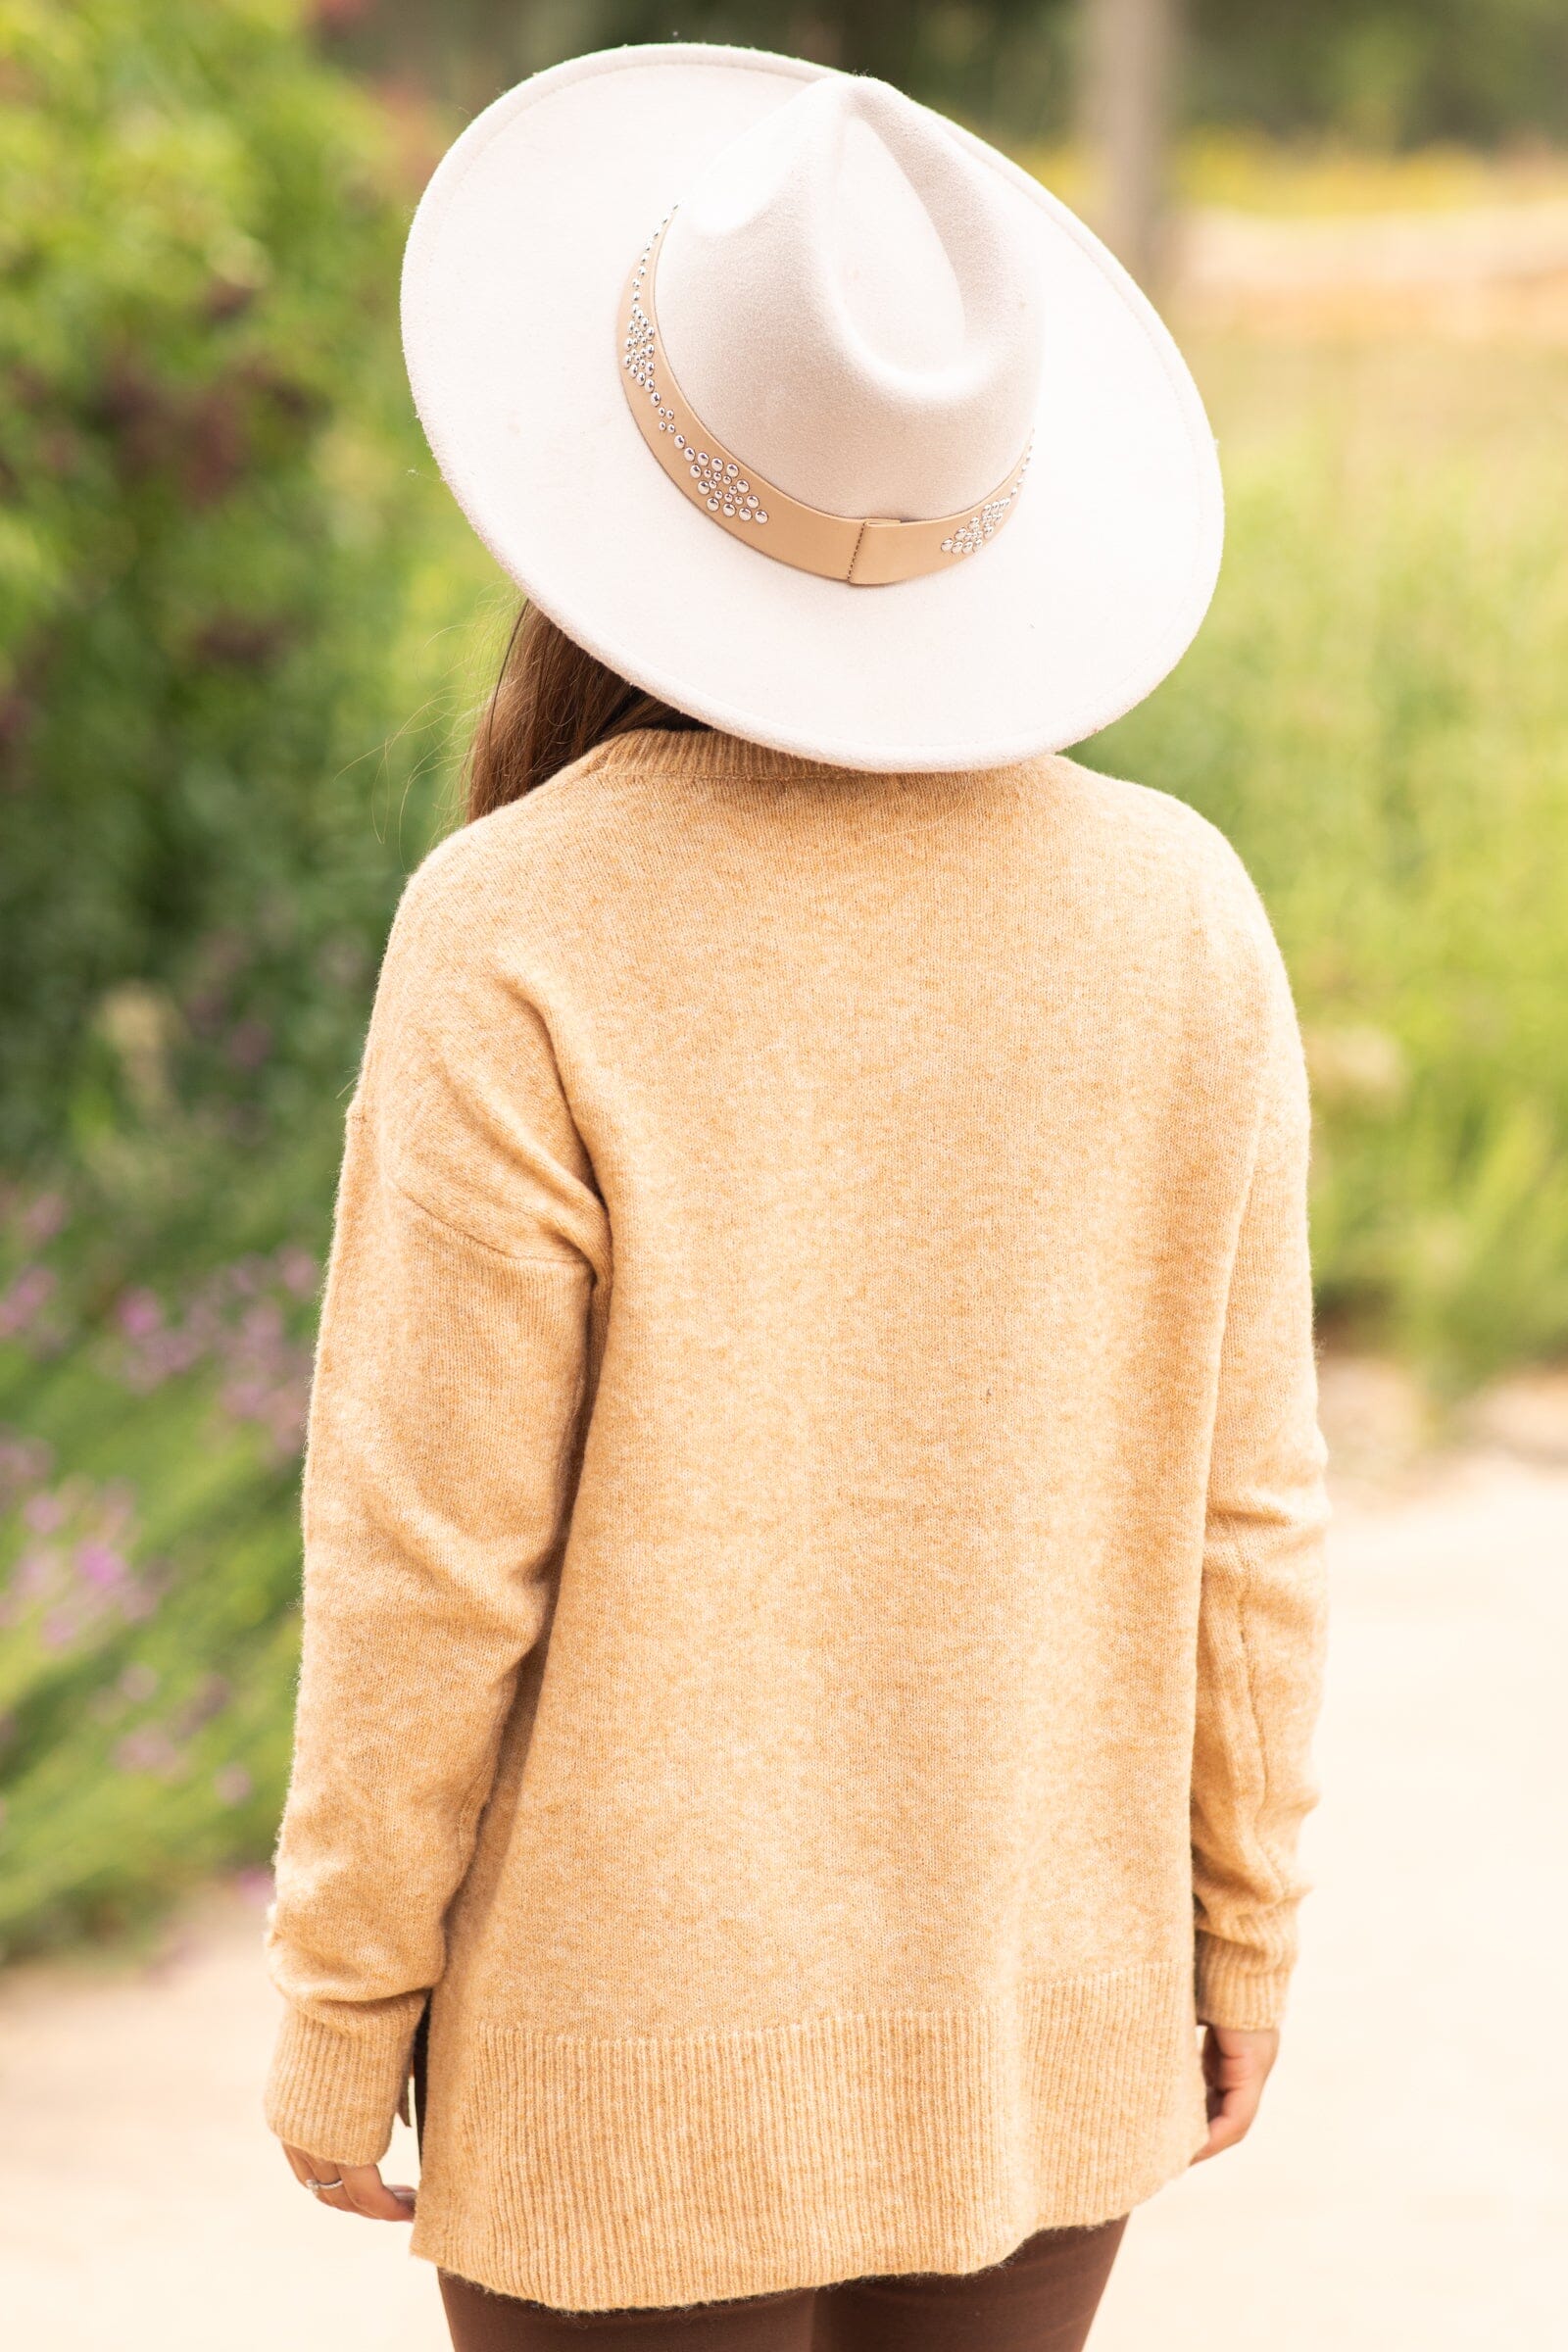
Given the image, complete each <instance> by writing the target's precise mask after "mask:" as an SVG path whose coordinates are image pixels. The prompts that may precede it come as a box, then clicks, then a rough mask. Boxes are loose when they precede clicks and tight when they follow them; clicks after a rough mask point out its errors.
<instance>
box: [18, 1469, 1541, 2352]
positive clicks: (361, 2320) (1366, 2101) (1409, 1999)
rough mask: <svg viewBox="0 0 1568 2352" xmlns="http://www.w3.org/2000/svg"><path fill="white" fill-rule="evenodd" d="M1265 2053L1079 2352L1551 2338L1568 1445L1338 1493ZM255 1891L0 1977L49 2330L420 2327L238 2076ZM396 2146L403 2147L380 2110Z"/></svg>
mask: <svg viewBox="0 0 1568 2352" xmlns="http://www.w3.org/2000/svg"><path fill="white" fill-rule="evenodd" d="M1334 1576H1335V1584H1336V1601H1337V1610H1336V1634H1335V1642H1334V1650H1333V1658H1332V1665H1331V1677H1330V1691H1329V1699H1328V1706H1327V1710H1326V1715H1325V1721H1324V1725H1323V1732H1322V1737H1321V1742H1320V1750H1319V1753H1320V1759H1321V1764H1322V1771H1323V1778H1324V1781H1325V1784H1326V1788H1327V1791H1328V1793H1327V1796H1326V1799H1325V1802H1324V1804H1323V1805H1322V1807H1321V1808H1320V1810H1319V1812H1318V1813H1317V1815H1316V1816H1315V1817H1314V1820H1313V1822H1312V1824H1311V1825H1310V1831H1309V1836H1310V1840H1311V1847H1310V1855H1311V1867H1312V1870H1313V1874H1314V1876H1315V1878H1316V1881H1317V1892H1316V1893H1315V1895H1314V1896H1313V1898H1312V1902H1311V1905H1310V1916H1309V1922H1308V1933H1307V1936H1306V1953H1305V1957H1304V1959H1303V1961H1302V1965H1301V1969H1300V1974H1299V1980H1298V1985H1297V1990H1296V1994H1295V1999H1294V2006H1293V2014H1292V2019H1291V2029H1290V2034H1289V2040H1288V2055H1287V2059H1286V2061H1285V2063H1284V2064H1283V2066H1282V2070H1281V2073H1280V2075H1279V2077H1278V2079H1277V2081H1276V2083H1275V2085H1274V2087H1273V2089H1272V2091H1271V2094H1270V2103H1269V2108H1268V2110H1267V2113H1266V2120H1265V2122H1264V2123H1263V2124H1262V2125H1261V2126H1260V2127H1259V2130H1258V2131H1257V2133H1256V2135H1255V2136H1254V2138H1253V2140H1252V2141H1251V2142H1250V2144H1249V2146H1247V2147H1246V2148H1244V2149H1243V2150H1241V2151H1240V2152H1239V2153H1238V2154H1236V2155H1234V2156H1231V2157H1228V2158H1226V2159H1225V2160H1224V2161H1223V2162H1221V2163H1218V2164H1214V2165H1211V2166H1205V2167H1202V2168H1201V2169H1200V2170H1199V2171H1197V2172H1195V2173H1193V2174H1191V2175H1189V2176H1188V2177H1187V2178H1186V2179H1185V2180H1181V2181H1178V2182H1177V2183H1176V2184H1175V2185H1174V2186H1172V2187H1171V2188H1169V2189H1167V2190H1166V2191H1165V2192H1164V2194H1163V2195H1161V2196H1159V2197H1157V2198H1155V2199H1154V2200H1153V2201H1152V2204H1150V2205H1148V2206H1146V2207H1145V2208H1143V2210H1142V2211H1141V2212H1140V2214H1139V2215H1138V2216H1137V2218H1136V2220H1135V2223H1134V2227H1133V2229H1132V2230H1131V2231H1130V2232H1129V2234H1128V2239H1127V2245H1126V2250H1125V2253H1124V2255H1123V2258H1122V2263H1121V2266H1120V2268H1119V2271H1118V2275H1117V2277H1116V2278H1115V2279H1114V2280H1113V2282H1112V2287H1111V2291H1110V2294H1109V2296H1108V2297H1107V2300H1106V2304H1105V2308H1104V2311H1103V2316H1102V2319H1101V2322H1100V2324H1099V2327H1098V2328H1097V2331H1096V2335H1095V2352H1200V2347H1201V2352H1257V2347H1260V2346H1261V2347H1267V2352H1308V2348H1310V2352H1322V2347H1323V2346H1324V2345H1325V2344H1331V2345H1333V2346H1334V2347H1335V2352H1388V2348H1389V2347H1391V2346H1403V2345H1406V2344H1408V2345H1411V2346H1415V2347H1419V2352H1459V2347H1461V2346H1463V2347H1464V2348H1465V2352H1470V2348H1471V2347H1473V2346H1474V2345H1476V2344H1483V2343H1484V2344H1486V2345H1488V2346H1495V2347H1496V2348H1497V2352H1512V2348H1513V2347H1518V2348H1520V2352H1523V2348H1524V2347H1527V2346H1528V2347H1531V2348H1532V2352H1534V2347H1537V2346H1544V2345H1546V2344H1549V2343H1560V2342H1563V2341H1565V2340H1568V2287H1565V2284H1564V2280H1563V2276H1562V2270H1563V2265H1562V2260H1561V2249H1562V2246H1563V2244H1564V2243H1565V2242H1568V2134H1565V2131H1564V2123H1563V2119H1564V2115H1565V2113H1568V2035H1565V2034H1563V2033H1562V2031H1561V2028H1560V2023H1559V2019H1560V2011H1561V2007H1562V1997H1561V1969H1562V1954H1563V1951H1564V1950H1565V1948H1568V1887H1565V1884H1564V1874H1563V1871H1562V1868H1561V1864H1560V1857H1561V1852H1562V1846H1563V1836H1562V1819H1561V1803H1562V1790H1563V1788H1564V1786H1565V1785H1568V1772H1565V1769H1564V1767H1565V1762H1568V1758H1565V1753H1564V1747H1565V1741H1564V1736H1563V1725H1564V1721H1565V1715H1568V1710H1565V1707H1564V1703H1563V1699H1562V1695H1561V1689H1560V1684H1561V1676H1562V1661H1563V1657H1564V1654H1565V1649H1564V1636H1565V1633H1568V1467H1564V1466H1555V1467H1553V1466H1549V1465H1546V1464H1542V1465H1540V1466H1535V1467H1532V1466H1530V1465H1529V1464H1528V1463H1525V1462H1521V1461H1520V1460H1518V1459H1516V1458H1512V1457H1510V1456H1508V1455H1507V1454H1504V1453H1502V1452H1476V1453H1471V1454H1468V1455H1466V1456H1463V1457H1461V1458H1458V1459H1456V1460H1453V1461H1450V1462H1448V1463H1446V1465H1445V1466H1444V1467H1443V1468H1442V1469H1441V1470H1440V1471H1438V1472H1436V1473H1431V1474H1428V1475H1426V1476H1425V1477H1424V1478H1423V1480H1422V1482H1421V1486H1420V1491H1419V1493H1418V1494H1416V1495H1404V1496H1403V1497H1402V1498H1400V1499H1398V1500H1393V1501H1391V1500H1385V1501H1383V1502H1381V1503H1374V1502H1371V1501H1368V1500H1366V1499H1362V1500H1360V1501H1352V1500H1349V1499H1348V1498H1346V1497H1343V1496H1342V1499H1341V1506H1340V1516H1339V1520H1338V1524H1337V1527H1336V1532H1335V1538H1334ZM259 1929H260V1907H259V1898H258V1897H256V1896H247V1895H246V1894H245V1893H244V1892H242V1891H236V1890H227V1891H225V1892H223V1893H221V1894H216V1895H214V1896H212V1897H210V1898H209V1899H208V1900H207V1901H206V1902H205V1903H204V1904H203V1905H201V1906H199V1907H198V1908H197V1909H196V1910H195V1911H193V1912H192V1913H191V1914H190V1916H189V1918H188V1919H187V1921H186V1922H185V1924H184V1926H183V1928H182V1931H181V1933H180V1936H179V1937H178V1939H177V1940H176V1942H175V1943H174V1945H173V1946H172V1949H171V1950H170V1952H169V1953H168V1954H167V1955H166V1956H165V1957H164V1958H163V1959H162V1960H161V1961H160V1962H159V1963H158V1964H156V1965H155V1966H154V1967H152V1968H151V1969H148V1968H146V1967H142V1968H139V1969H132V1968H130V1967H128V1966H127V1965H126V1964H124V1963H120V1964H118V1965H116V1966H115V1967H113V1968H108V1969H106V1968H103V1967H97V1968H95V1967H93V1966H92V1965H90V1964H85V1963H81V1964H73V1965H70V1966H64V1965H55V1966H51V1967H49V1968H40V1969H29V1970H18V1971H15V1972H13V1974H12V1975H11V1976H10V1978H9V1979H7V1980H5V1981H4V1982H3V1983H0V2308H3V2309H4V2311H5V2314H6V2317H7V2320H8V2322H9V2323H10V2330H11V2332H10V2340H11V2341H13V2342H15V2343H17V2344H18V2345H25V2346H27V2347H29V2352H31V2348H32V2347H38V2348H39V2352H43V2348H45V2347H47V2352H88V2348H89V2347H91V2348H92V2352H102V2347H103V2346H104V2345H106V2344H110V2343H112V2344H114V2345H115V2346H116V2347H117V2348H118V2352H155V2348H156V2352H285V2348H286V2352H343V2348H344V2347H351V2348H353V2352H359V2348H360V2347H373V2348H374V2352H440V2347H441V2346H443V2345H444V2344H445V2342H446V2337H445V2333H444V2330H443V2328H442V2326H441V2322H440V2317H439V2307H438V2300H437V2297H436V2294H435V2287H434V2277H433V2274H432V2273H431V2271H430V2270H429V2268H428V2266H427V2265H425V2264H423V2263H420V2262H416V2261H414V2260H413V2259H412V2258H411V2257H410V2256H409V2255H408V2252H407V2247H406V2241H405V2240H404V2239H403V2237H402V2236H401V2234H400V2233H396V2232H394V2231H393V2230H392V2229H389V2228H381V2227H377V2226H374V2225H371V2224H368V2223H359V2222H351V2221H345V2220H342V2219H340V2218H338V2217H336V2216H334V2215H331V2214H328V2213H322V2212H319V2211H318V2210H317V2209H316V2208H315V2206H314V2205H312V2203H311V2202H310V2200H309V2199H308V2198H307V2197H305V2196H304V2195H302V2194H301V2192H300V2191H299V2190H298V2189H297V2188H296V2187H294V2186H293V2185H292V2184H291V2183H290V2182H289V2180H288V2179H287V2177H286V2175H285V2173H284V2170H283V2166H282V2162H281V2159H280V2158H279V2156H278V2155H277V2153H276V2150H275V2148H274V2146H273V2144H272V2143H271V2141H270V2139H269V2138H268V2137H267V2136H266V2134H265V2131H264V2130H263V2127H262V2126H261V2123H260V2120H259V2116H258V2112H257V2095H258V2084H259V2081H260V2077H261V2074H262V2071H263V2068H264V2065H265V2060H266V2053H267V2048H268V2044H269V2040H270V2032H271V2023H272V2014H273V2008H272V2003H273V1996H272V1994H271V1992H270V1988H269V1986H268V1985H267V1984H266V1982H265V1979H264V1977H263V1975H262V1972H261V1967H260V1961H259V1956H258V1936H259ZM389 2178H392V2179H402V2180H412V2179H414V2178H415V2164H414V2152H413V2146H412V2142H411V2140H410V2138H409V2135H408V2134H406V2133H405V2132H403V2131H401V2130H400V2131H399V2134H398V2142H397V2145H396V2146H395V2148H394V2150H393V2155H392V2159H391V2163H390V2166H389Z"/></svg>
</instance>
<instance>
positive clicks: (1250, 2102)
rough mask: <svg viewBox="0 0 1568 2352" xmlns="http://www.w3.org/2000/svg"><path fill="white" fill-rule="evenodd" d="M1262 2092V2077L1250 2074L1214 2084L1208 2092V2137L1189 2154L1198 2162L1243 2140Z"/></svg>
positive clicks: (1218, 2154)
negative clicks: (1225, 2083)
mask: <svg viewBox="0 0 1568 2352" xmlns="http://www.w3.org/2000/svg"><path fill="white" fill-rule="evenodd" d="M1262 2096H1263V2077H1262V2075H1261V2074H1250V2075H1249V2076H1247V2077H1246V2078H1245V2079H1244V2080H1243V2081H1242V2082H1236V2083H1233V2084H1232V2085H1231V2086H1230V2087H1229V2088H1221V2087H1216V2088H1214V2089H1211V2090H1210V2092H1209V2094H1208V2137H1207V2139H1206V2140H1205V2141H1204V2142H1203V2145H1202V2146H1201V2148H1200V2149H1199V2151H1198V2154H1197V2155H1196V2156H1195V2157H1194V2158H1193V2162H1194V2163H1195V2164H1201V2163H1203V2161H1204V2160H1205V2158H1207V2157H1209V2156H1220V2155H1223V2154H1224V2152H1225V2150H1226V2149H1227V2148H1234V2147H1235V2146H1236V2145H1237V2143H1238V2141H1240V2140H1244V2139H1245V2138H1246V2137H1247V2134H1248V2133H1249V2131H1250V2130H1251V2129H1252V2126H1253V2124H1254V2123H1255V2122H1256V2120H1257V2110H1258V2106H1259V2104H1260V2102H1261V2100H1262Z"/></svg>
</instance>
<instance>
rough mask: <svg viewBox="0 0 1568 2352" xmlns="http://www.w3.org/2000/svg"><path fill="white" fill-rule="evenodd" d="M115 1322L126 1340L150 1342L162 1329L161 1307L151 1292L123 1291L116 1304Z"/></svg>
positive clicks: (162, 1311) (162, 1313)
mask: <svg viewBox="0 0 1568 2352" xmlns="http://www.w3.org/2000/svg"><path fill="white" fill-rule="evenodd" d="M115 1320H116V1321H117V1322H118V1324H119V1325H120V1328H121V1330H122V1331H123V1333H124V1335H125V1337H126V1339H127V1340H150V1339H151V1338H152V1336H153V1334H154V1332H155V1331H162V1329H163V1327H164V1309H163V1305H162V1303H161V1301H160V1300H159V1299H158V1298H157V1296H156V1295H155V1293H153V1292H152V1291H148V1290H134V1291H123V1292H122V1294H121V1296H120V1298H119V1299H118V1301H117V1302H116V1306H115Z"/></svg>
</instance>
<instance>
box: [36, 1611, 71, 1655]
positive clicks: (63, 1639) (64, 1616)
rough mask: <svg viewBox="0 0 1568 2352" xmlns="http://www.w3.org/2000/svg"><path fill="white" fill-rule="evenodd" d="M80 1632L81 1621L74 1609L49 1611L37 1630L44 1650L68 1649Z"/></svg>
mask: <svg viewBox="0 0 1568 2352" xmlns="http://www.w3.org/2000/svg"><path fill="white" fill-rule="evenodd" d="M80 1631H81V1620H80V1618H79V1617H78V1616H77V1615H76V1613H75V1611H74V1610H73V1609H51V1610H50V1611H49V1614H48V1615H47V1617H45V1619H44V1621H43V1623H42V1625H41V1626H40V1627H39V1628H38V1633H39V1637H40V1639H41V1640H42V1642H43V1645H44V1647H45V1648H46V1649H69V1648H70V1647H71V1644H72V1643H73V1642H74V1641H75V1639H76V1636H77V1635H78V1634H79V1633H80Z"/></svg>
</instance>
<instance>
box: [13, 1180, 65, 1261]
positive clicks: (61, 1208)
mask: <svg viewBox="0 0 1568 2352" xmlns="http://www.w3.org/2000/svg"><path fill="white" fill-rule="evenodd" d="M69 1214H70V1212H69V1210H68V1209H67V1206H66V1197H65V1195H64V1193H39V1194H37V1195H36V1196H35V1197H34V1198H33V1199H32V1200H31V1201H29V1202H28V1203H27V1205H26V1207H25V1209H24V1210H23V1211H22V1214H21V1215H20V1217H19V1218H18V1219H17V1222H18V1224H19V1225H20V1226H21V1228H22V1231H23V1233H24V1235H25V1237H26V1239H27V1240H28V1241H29V1242H31V1244H32V1245H33V1248H34V1249H36V1250H41V1249H43V1248H44V1246H45V1245H46V1244H47V1243H49V1242H52V1241H53V1240H54V1238H55V1235H56V1234H57V1233H59V1232H60V1231H61V1230H62V1229H63V1228H64V1226H65V1224H66V1222H67V1219H68V1216H69Z"/></svg>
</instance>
